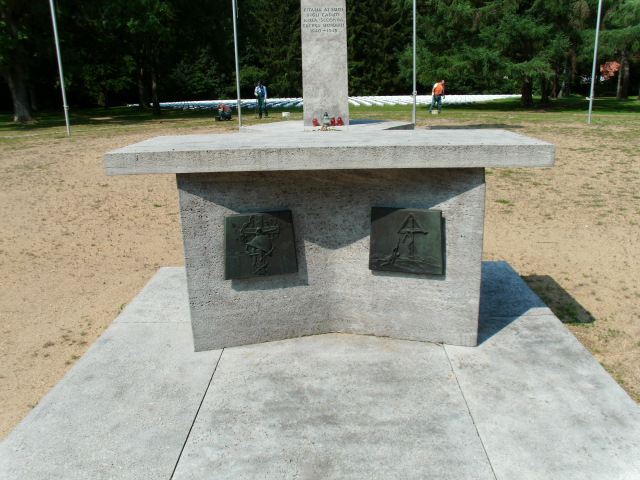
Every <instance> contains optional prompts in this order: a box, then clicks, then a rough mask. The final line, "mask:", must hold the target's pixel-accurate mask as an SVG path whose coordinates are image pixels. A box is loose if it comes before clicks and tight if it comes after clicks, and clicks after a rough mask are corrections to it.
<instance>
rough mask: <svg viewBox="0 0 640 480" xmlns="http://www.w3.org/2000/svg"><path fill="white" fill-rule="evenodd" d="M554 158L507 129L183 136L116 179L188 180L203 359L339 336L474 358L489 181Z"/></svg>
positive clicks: (125, 163)
mask: <svg viewBox="0 0 640 480" xmlns="http://www.w3.org/2000/svg"><path fill="white" fill-rule="evenodd" d="M554 152H555V147H554V146H553V145H551V144H549V143H546V142H542V141H539V140H535V139H531V138H528V137H524V136H522V135H518V134H515V133H512V132H507V131H501V130H465V131H460V130H451V131H446V130H437V131H436V130H431V131H428V130H416V131H373V132H366V131H362V132H345V131H335V132H322V133H319V132H306V133H290V134H286V135H284V134H280V135H269V136H264V137H263V138H261V141H260V142H255V139H254V137H253V136H252V135H242V134H222V135H185V136H175V137H157V138H154V139H151V140H147V141H144V142H140V143H138V144H135V145H131V146H128V147H125V148H122V149H119V150H116V151H113V152H109V153H107V154H106V155H105V166H106V171H107V174H109V175H126V174H150V173H163V174H166V173H172V174H176V177H177V185H178V190H179V197H180V211H181V219H182V231H183V243H184V252H185V264H186V269H187V284H188V290H189V301H190V309H191V323H192V328H193V335H194V345H195V349H196V350H198V351H200V350H209V349H215V348H222V347H228V346H235V345H243V344H252V343H260V342H266V341H272V340H280V339H285V338H294V337H301V336H306V335H314V334H320V333H329V332H345V333H355V334H365V335H377V336H386V337H394V338H399V339H409V340H420V341H432V342H443V343H447V344H455V345H469V346H473V345H476V344H477V341H478V337H477V332H478V311H479V299H480V280H481V261H482V241H483V227H484V202H485V180H484V169H485V168H486V167H536V166H551V165H553V161H554ZM385 209H388V210H385ZM278 212H280V213H278ZM283 212H286V213H283ZM398 212H399V213H398ZM238 215H240V216H241V217H236V216H238ZM234 219H235V220H234ZM372 220H373V221H372ZM378 222H383V223H384V222H386V223H387V225H386V226H385V227H384V228H382V229H380V228H378V227H376V224H377V223H378ZM385 232H386V233H385ZM285 233H286V235H289V239H288V240H286V241H285V240H284V239H285V237H286V235H285ZM233 242H235V246H233V245H231V244H233ZM230 245H231V246H230ZM376 245H377V246H378V247H376ZM372 247H374V248H373V249H372ZM229 248H231V250H229ZM425 248H426V249H428V251H427V250H424V249H425ZM230 252H231V253H230ZM425 252H426V253H425ZM292 257H293V258H292ZM230 262H231V263H230ZM233 262H236V263H235V264H234V263H233ZM230 264H232V266H231V267H230ZM285 264H286V265H285ZM418 264H422V267H420V268H418V269H417V270H416V269H415V268H417V266H418ZM233 265H237V266H238V268H239V269H240V273H239V274H237V275H236V274H233V275H229V272H230V271H236V270H237V269H236V270H234V268H235V267H233ZM242 265H244V266H242ZM283 265H284V266H283ZM376 265H377V267H376ZM396 267H401V268H396ZM414 267H415V268H414ZM421 268H422V270H421ZM425 268H426V270H425Z"/></svg>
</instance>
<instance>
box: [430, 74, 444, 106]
mask: <svg viewBox="0 0 640 480" xmlns="http://www.w3.org/2000/svg"><path fill="white" fill-rule="evenodd" d="M443 98H444V80H440V81H439V82H438V83H436V84H435V85H434V86H433V88H432V89H431V107H429V112H432V111H433V107H435V106H436V103H437V104H438V113H440V111H441V110H442V99H443Z"/></svg>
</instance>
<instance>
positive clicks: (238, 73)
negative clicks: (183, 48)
mask: <svg viewBox="0 0 640 480" xmlns="http://www.w3.org/2000/svg"><path fill="white" fill-rule="evenodd" d="M231 2H232V4H233V45H234V48H235V55H236V89H237V90H238V103H237V104H236V105H237V107H238V127H239V128H242V102H241V100H240V63H239V61H238V28H237V26H236V17H237V15H238V10H237V8H236V0H231Z"/></svg>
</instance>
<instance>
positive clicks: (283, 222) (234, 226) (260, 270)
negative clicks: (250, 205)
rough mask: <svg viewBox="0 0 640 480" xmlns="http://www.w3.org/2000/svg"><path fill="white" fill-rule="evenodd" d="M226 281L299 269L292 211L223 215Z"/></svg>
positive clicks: (292, 271)
mask: <svg viewBox="0 0 640 480" xmlns="http://www.w3.org/2000/svg"><path fill="white" fill-rule="evenodd" d="M224 234H225V253H226V258H225V275H224V278H225V280H231V279H234V278H248V277H263V276H266V275H281V274H283V273H295V272H297V271H298V262H297V259H296V246H295V241H294V237H293V220H292V216H291V210H282V211H277V212H263V213H250V214H244V215H229V216H226V217H225V232H224Z"/></svg>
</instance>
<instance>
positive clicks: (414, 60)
mask: <svg viewBox="0 0 640 480" xmlns="http://www.w3.org/2000/svg"><path fill="white" fill-rule="evenodd" d="M417 95H418V89H417V86H416V0H413V115H412V121H413V125H414V126H415V124H416V101H417V99H416V96H417Z"/></svg>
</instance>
